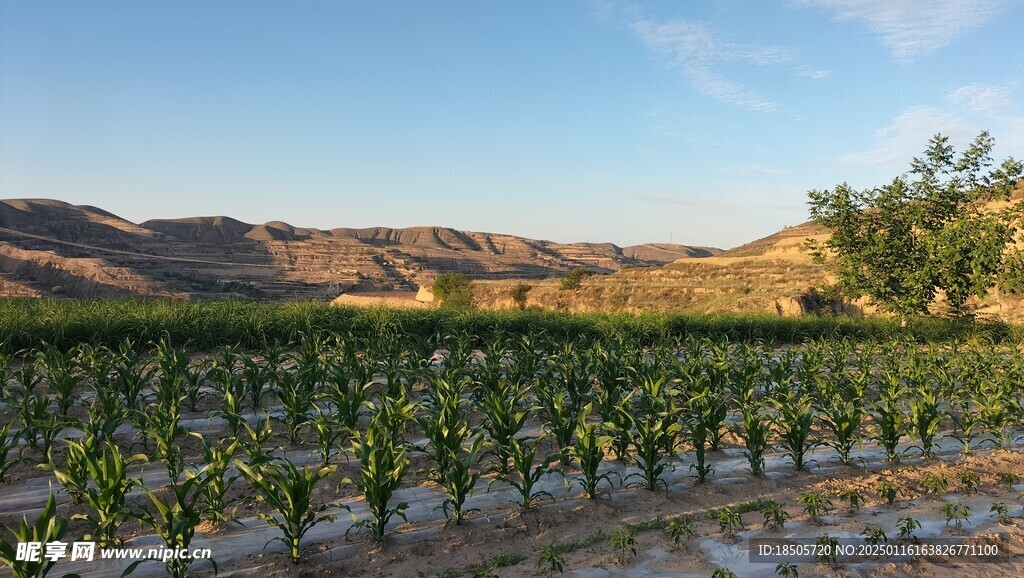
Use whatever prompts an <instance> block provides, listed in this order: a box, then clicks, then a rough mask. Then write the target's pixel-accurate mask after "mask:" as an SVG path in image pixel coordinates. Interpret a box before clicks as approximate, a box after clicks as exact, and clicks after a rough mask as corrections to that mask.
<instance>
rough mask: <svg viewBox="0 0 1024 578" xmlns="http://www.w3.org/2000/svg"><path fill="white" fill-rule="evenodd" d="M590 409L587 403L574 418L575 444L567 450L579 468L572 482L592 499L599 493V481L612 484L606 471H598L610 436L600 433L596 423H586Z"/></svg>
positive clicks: (610, 439) (590, 405)
mask: <svg viewBox="0 0 1024 578" xmlns="http://www.w3.org/2000/svg"><path fill="white" fill-rule="evenodd" d="M591 411H593V405H592V404H588V405H587V406H586V407H584V408H583V410H582V411H581V412H580V415H579V417H578V418H577V420H576V444H575V445H574V446H572V447H571V448H569V452H570V454H571V455H572V457H573V459H575V460H576V462H577V463H578V464H579V468H580V474H579V475H578V476H575V477H574V478H573V483H574V484H579V485H580V487H581V488H582V489H583V495H584V496H586V497H587V498H588V499H591V500H594V499H597V497H598V496H599V495H600V492H599V490H598V486H599V485H600V484H601V482H607V483H608V484H609V485H611V484H612V481H611V477H610V476H609V474H608V473H603V474H602V473H600V469H601V462H602V461H603V460H604V452H605V448H607V447H608V446H610V445H611V443H612V437H611V436H609V435H601V434H600V433H599V431H598V430H599V427H600V426H599V425H598V424H595V423H587V418H588V417H589V416H590V413H591Z"/></svg>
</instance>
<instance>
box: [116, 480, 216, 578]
mask: <svg viewBox="0 0 1024 578" xmlns="http://www.w3.org/2000/svg"><path fill="white" fill-rule="evenodd" d="M211 481H212V478H208V477H198V476H190V477H188V478H187V479H186V480H185V481H184V482H181V483H179V482H177V481H174V480H172V481H171V485H170V490H169V493H170V496H169V497H171V498H173V500H169V499H168V498H165V497H161V496H158V495H157V494H155V493H153V492H152V491H151V490H150V489H149V488H147V487H145V486H142V491H144V492H145V493H146V495H147V496H149V500H150V502H152V505H153V509H154V511H150V509H149V508H148V507H146V506H141V507H140V508H138V509H137V510H136V511H135V512H133V513H132V516H133V517H134V518H136V519H137V520H138V521H139V522H140V523H141V524H142V525H143V526H147V527H149V528H151V529H152V530H153V531H154V532H155V533H156V535H157V536H159V537H160V539H161V540H163V543H164V546H165V547H166V548H167V549H168V550H171V551H178V550H183V549H188V547H189V545H190V544H191V543H192V538H194V537H195V534H196V527H197V526H199V524H200V523H201V522H202V520H203V512H204V508H203V505H202V502H203V495H204V494H203V487H204V486H205V485H207V484H209V483H210V482H211ZM146 561H147V560H146V559H143V560H138V561H136V562H134V563H132V564H131V565H130V566H128V568H127V569H126V570H125V571H124V573H123V574H122V576H126V575H128V574H131V573H132V572H134V571H135V569H136V568H137V567H138V566H139V564H142V563H143V562H146ZM210 564H212V565H213V572H214V574H216V573H217V563H216V562H214V561H213V559H210ZM191 565H192V558H191V557H178V556H174V557H172V558H171V559H169V560H167V561H166V562H164V568H165V569H166V570H167V575H168V576H171V577H172V578H185V577H186V576H188V575H189V574H188V569H189V566H191Z"/></svg>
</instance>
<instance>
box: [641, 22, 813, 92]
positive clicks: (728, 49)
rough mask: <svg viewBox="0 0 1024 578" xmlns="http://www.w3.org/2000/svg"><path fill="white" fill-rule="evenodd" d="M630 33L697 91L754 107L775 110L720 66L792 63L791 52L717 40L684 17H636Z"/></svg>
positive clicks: (800, 71)
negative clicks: (665, 18)
mask: <svg viewBox="0 0 1024 578" xmlns="http://www.w3.org/2000/svg"><path fill="white" fill-rule="evenodd" d="M631 29H632V30H633V32H634V33H635V34H636V35H637V36H638V37H639V38H640V39H641V40H642V41H643V42H644V44H645V45H647V47H648V48H649V49H650V50H651V52H652V53H653V54H654V55H655V56H656V57H657V58H658V59H659V60H660V61H661V62H662V63H663V64H664V65H666V66H668V67H671V68H673V69H676V70H679V71H681V72H682V74H683V76H684V77H685V78H686V79H687V81H688V82H689V83H690V85H691V86H693V87H694V88H695V89H696V90H698V91H700V92H702V93H704V94H706V95H708V96H710V97H712V98H715V99H717V100H721V101H722V102H726V103H729V104H734V105H736V106H741V107H743V108H747V109H750V110H755V111H771V110H777V109H778V108H779V105H778V104H777V103H776V102H775V101H774V100H772V99H771V98H769V97H766V96H764V95H762V94H760V93H759V92H757V91H755V90H753V89H751V88H748V87H747V86H745V85H744V84H742V83H740V82H737V81H735V80H731V79H729V78H727V77H725V76H724V75H723V74H722V73H721V72H719V69H720V68H721V66H722V65H724V64H727V63H735V62H738V63H742V64H748V65H752V66H764V67H774V68H779V67H793V66H794V61H795V59H796V54H795V52H794V51H793V50H791V49H789V48H785V47H781V46H764V45H757V44H741V43H733V42H728V41H725V40H722V39H721V38H719V37H718V36H716V35H715V34H714V33H713V32H712V31H711V30H710V29H709V28H708V27H707V26H706V25H704V24H702V23H699V22H692V21H687V20H667V21H663V22H659V21H655V20H651V19H640V20H635V21H634V22H633V23H632V24H631ZM796 74H801V75H803V76H809V77H811V78H823V77H824V76H827V75H828V73H827V71H814V70H812V69H810V68H807V67H796Z"/></svg>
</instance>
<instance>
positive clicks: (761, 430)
mask: <svg viewBox="0 0 1024 578" xmlns="http://www.w3.org/2000/svg"><path fill="white" fill-rule="evenodd" d="M741 412H742V417H743V421H742V427H740V428H737V432H736V433H737V435H738V436H739V437H740V439H741V440H743V446H744V448H745V449H746V451H745V452H743V455H745V456H746V458H747V463H748V464H750V473H751V474H752V475H753V476H754V477H755V478H763V477H764V453H765V452H766V451H768V449H769V448H770V447H771V446H770V445H769V443H768V438H769V435H770V434H771V431H770V429H769V426H768V424H769V421H768V420H767V419H765V417H764V415H763V414H762V412H761V407H760V403H758V402H754V401H749V402H747V403H745V404H744V406H743V407H742V409H741Z"/></svg>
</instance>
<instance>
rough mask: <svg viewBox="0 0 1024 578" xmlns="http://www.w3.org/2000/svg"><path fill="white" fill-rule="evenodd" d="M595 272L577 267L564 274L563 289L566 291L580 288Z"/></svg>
mask: <svg viewBox="0 0 1024 578" xmlns="http://www.w3.org/2000/svg"><path fill="white" fill-rule="evenodd" d="M593 274H594V273H593V271H590V270H589V269H584V268H583V267H577V268H575V269H573V270H572V271H569V272H568V273H566V274H565V275H563V276H562V289H563V290H566V291H575V290H577V289H579V288H580V285H582V284H583V280H584V279H586V278H587V277H590V276H591V275H593Z"/></svg>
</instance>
